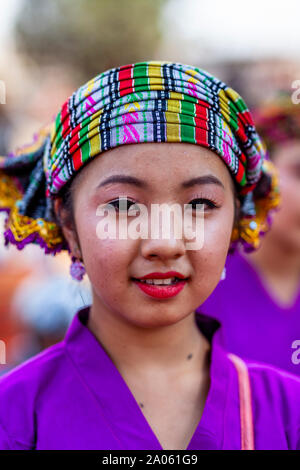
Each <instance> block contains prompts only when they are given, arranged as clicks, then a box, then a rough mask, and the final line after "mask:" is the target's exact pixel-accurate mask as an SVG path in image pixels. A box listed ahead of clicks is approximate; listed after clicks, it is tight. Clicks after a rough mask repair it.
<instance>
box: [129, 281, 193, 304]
mask: <svg viewBox="0 0 300 470" xmlns="http://www.w3.org/2000/svg"><path fill="white" fill-rule="evenodd" d="M132 280H133V282H134V283H135V284H136V285H137V286H138V287H139V288H140V289H141V290H142V291H143V292H144V293H145V294H148V295H150V296H151V297H156V298H158V299H167V298H169V297H174V296H175V295H177V294H179V292H180V291H181V290H182V289H183V288H184V286H185V284H186V283H187V279H180V280H178V282H177V283H176V284H173V285H170V286H168V285H164V286H158V285H155V284H146V283H145V282H141V281H139V279H134V278H132Z"/></svg>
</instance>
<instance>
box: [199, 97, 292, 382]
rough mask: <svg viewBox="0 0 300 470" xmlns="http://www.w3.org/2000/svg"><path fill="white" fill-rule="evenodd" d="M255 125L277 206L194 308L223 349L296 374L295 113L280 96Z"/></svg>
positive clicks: (260, 113) (259, 113) (263, 109)
mask: <svg viewBox="0 0 300 470" xmlns="http://www.w3.org/2000/svg"><path fill="white" fill-rule="evenodd" d="M255 123H256V127H257V129H258V130H259V133H260V135H261V136H262V137H263V139H264V141H265V143H266V145H267V148H268V153H269V156H270V158H271V161H272V162H273V163H274V165H275V166H276V168H277V170H278V171H279V175H280V190H281V207H280V210H279V211H278V212H276V214H274V220H273V224H272V230H270V231H269V232H268V233H267V234H266V236H265V238H264V240H263V243H262V244H261V246H260V247H259V249H258V250H256V251H254V252H253V253H250V254H245V253H243V252H242V251H236V252H235V254H234V255H233V256H228V258H227V260H226V279H225V280H223V281H221V282H220V283H219V285H218V286H217V287H216V289H215V290H214V292H213V293H212V295H211V296H210V297H209V298H208V299H207V300H206V301H205V302H204V304H202V305H201V306H200V307H199V309H200V311H201V312H202V313H205V314H207V315H209V314H211V315H213V316H215V317H216V318H218V319H219V320H220V321H221V323H222V328H221V329H220V330H219V332H218V334H219V335H220V340H221V341H222V343H223V345H224V346H225V347H226V349H228V350H230V351H232V352H234V353H236V354H238V355H241V356H243V357H247V358H250V359H252V360H257V361H263V362H267V363H270V364H273V365H275V366H276V367H280V368H282V369H286V370H288V371H290V372H292V373H294V374H297V375H300V110H299V107H298V106H297V105H295V104H293V103H292V101H291V97H290V95H287V94H285V93H281V94H278V96H276V97H275V98H274V99H273V100H272V101H269V102H267V103H264V104H262V105H261V106H260V108H258V109H256V110H255ZM253 292H255V295H253ZM243 299H247V302H243ZM242 302H243V309H242V311H241V308H240V305H241V303H242Z"/></svg>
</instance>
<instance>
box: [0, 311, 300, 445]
mask: <svg viewBox="0 0 300 470" xmlns="http://www.w3.org/2000/svg"><path fill="white" fill-rule="evenodd" d="M88 315H89V307H86V308H83V309H81V310H79V311H78V312H77V314H76V316H75V317H74V319H73V321H72V323H71V325H70V327H69V329H68V331H67V333H66V336H65V338H64V340H63V341H62V342H60V343H58V344H56V345H54V346H51V347H50V348H48V349H46V350H44V351H43V352H41V353H39V354H38V355H36V356H35V357H33V358H31V359H29V360H27V361H26V362H25V363H23V364H22V365H20V366H18V367H16V368H15V369H13V370H11V371H9V372H8V373H6V374H4V375H3V376H1V377H0V449H50V450H54V449H78V450H80V449H94V450H99V449H103V450H108V449H110V450H127V449H132V450H138V449H141V450H163V448H162V446H161V444H160V442H159V441H158V439H157V437H156V435H155V434H154V432H153V430H152V429H151V427H150V425H149V423H148V422H147V420H146V418H145V417H144V415H143V413H142V411H141V408H140V407H139V405H138V403H137V402H136V400H135V398H134V396H133V394H132V393H131V391H130V389H129V387H128V386H127V384H126V382H125V380H124V379H123V377H122V376H121V374H120V373H119V371H118V369H117V368H116V366H115V365H114V363H113V362H112V360H111V358H110V356H109V355H108V353H107V352H106V350H105V349H104V348H103V347H102V345H101V343H99V341H98V340H97V339H96V337H95V336H94V335H93V333H92V332H91V331H90V330H89V329H88V327H87V326H86V323H87V319H88ZM195 323H196V325H197V327H198V328H200V330H201V331H202V333H203V334H204V335H205V336H206V337H207V338H208V339H209V341H211V344H212V350H211V363H210V376H211V383H210V388H209V392H208V396H207V399H206V403H205V407H204V411H203V415H202V417H201V419H200V422H199V423H198V425H197V427H196V429H195V431H194V434H193V436H192V438H191V440H190V442H189V445H188V447H187V450H196V449H199V450H200V449H240V445H241V444H240V439H241V432H240V414H239V395H238V393H239V390H238V378H237V372H236V369H235V367H234V365H233V363H232V362H231V361H230V359H229V358H228V357H227V353H226V351H225V350H223V348H222V347H221V346H220V345H219V344H218V343H217V342H216V341H215V334H214V332H215V331H216V330H217V329H218V328H219V323H218V322H217V321H215V320H213V319H212V318H209V317H206V316H205V315H201V314H199V313H198V314H195ZM247 365H248V370H249V377H250V384H251V391H252V407H253V417H254V439H255V448H256V449H300V378H298V377H296V376H293V375H291V374H288V373H285V372H283V371H279V370H277V369H275V368H274V367H271V366H266V365H260V364H255V363H247ZM174 426H180V421H179V422H177V423H174ZM170 432H172V429H170Z"/></svg>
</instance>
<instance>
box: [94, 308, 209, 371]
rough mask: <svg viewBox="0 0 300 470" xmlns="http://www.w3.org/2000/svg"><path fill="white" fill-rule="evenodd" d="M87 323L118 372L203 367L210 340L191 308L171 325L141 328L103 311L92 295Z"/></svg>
mask: <svg viewBox="0 0 300 470" xmlns="http://www.w3.org/2000/svg"><path fill="white" fill-rule="evenodd" d="M88 327H89V329H90V330H91V331H92V333H93V334H94V335H95V336H96V338H97V339H98V341H99V342H100V343H101V344H102V346H103V347H104V348H105V349H106V351H107V352H108V354H109V355H110V357H111V359H112V361H113V362H114V364H115V365H116V367H117V368H118V370H119V371H120V372H122V371H123V370H124V371H125V370H126V371H130V370H131V371H135V372H137V373H139V374H140V373H141V374H143V373H147V371H149V370H151V371H153V372H154V371H155V370H157V371H158V372H160V371H162V370H166V371H168V373H170V374H180V373H184V372H189V371H191V370H193V368H194V367H195V368H197V370H198V371H199V372H201V371H203V370H204V369H205V368H207V356H208V354H209V351H210V344H209V342H208V340H207V339H206V338H205V337H204V335H203V334H202V333H201V332H200V330H199V328H198V327H197V325H196V321H195V313H194V312H192V313H191V314H189V315H188V316H187V317H185V318H184V319H182V320H181V321H179V322H176V323H174V324H171V325H167V326H160V327H156V328H149V327H147V328H143V327H140V326H136V325H134V324H132V322H129V321H128V320H126V319H125V318H124V317H122V316H121V315H119V314H117V313H114V314H113V313H110V312H107V311H106V309H103V307H102V305H98V303H97V300H96V301H95V299H94V302H93V305H92V306H91V309H90V315H89V321H88Z"/></svg>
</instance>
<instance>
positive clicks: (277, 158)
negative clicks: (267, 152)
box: [270, 140, 300, 252]
mask: <svg viewBox="0 0 300 470" xmlns="http://www.w3.org/2000/svg"><path fill="white" fill-rule="evenodd" d="M272 160H273V162H274V164H275V165H276V167H277V168H278V170H279V181H280V188H281V199H282V202H281V209H280V210H279V211H277V212H275V213H274V219H273V224H272V230H271V231H270V236H272V237H275V238H276V239H277V240H278V241H279V242H280V243H282V244H283V245H284V246H286V247H289V248H292V249H293V250H295V251H298V252H300V140H297V141H291V142H289V143H286V144H282V145H280V146H278V147H277V149H276V151H275V152H274V153H273V155H272Z"/></svg>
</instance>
